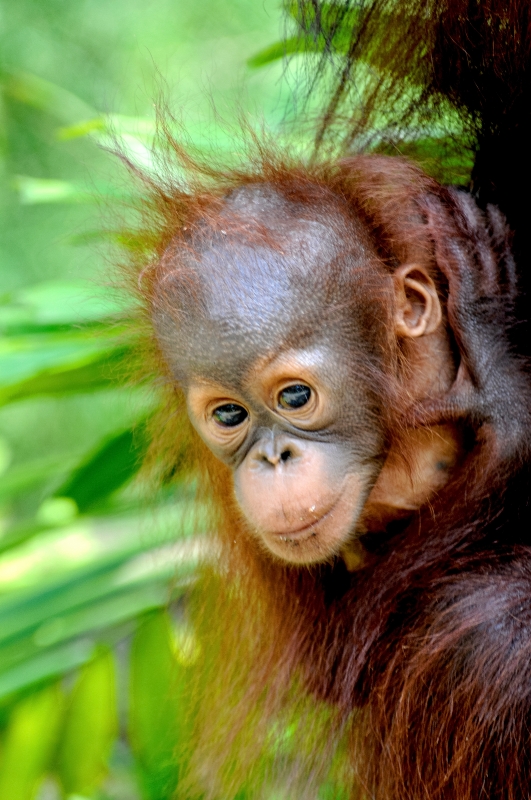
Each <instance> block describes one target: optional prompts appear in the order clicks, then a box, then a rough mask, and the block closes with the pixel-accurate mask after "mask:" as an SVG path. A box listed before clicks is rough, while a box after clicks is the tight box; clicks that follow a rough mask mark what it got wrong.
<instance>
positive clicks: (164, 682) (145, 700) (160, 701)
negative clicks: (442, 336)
mask: <svg viewBox="0 0 531 800" xmlns="http://www.w3.org/2000/svg"><path fill="white" fill-rule="evenodd" d="M191 669H192V667H190V666H183V664H182V663H180V662H179V660H178V659H177V658H176V655H175V645H174V641H173V634H172V626H171V622H170V619H169V617H168V615H167V613H166V612H164V611H159V612H156V613H154V614H152V615H150V616H148V617H147V618H146V619H145V620H144V621H143V622H141V624H140V625H139V628H138V630H137V632H136V634H135V637H134V639H133V644H132V650H131V676H130V685H129V703H130V712H129V735H130V740H131V746H132V748H133V753H134V754H135V757H136V758H137V760H138V763H139V765H140V769H141V778H142V784H143V786H144V790H145V793H146V795H147V797H148V798H149V799H150V800H167V799H168V798H169V797H171V796H172V794H173V791H174V790H175V788H176V786H177V783H178V780H179V765H178V764H177V763H176V756H177V755H178V754H180V755H181V756H182V751H183V749H184V748H185V746H186V743H187V741H188V736H189V732H188V729H187V723H186V721H185V709H186V705H187V699H189V687H188V683H187V681H188V680H189V677H190V674H191ZM179 751H180V753H179Z"/></svg>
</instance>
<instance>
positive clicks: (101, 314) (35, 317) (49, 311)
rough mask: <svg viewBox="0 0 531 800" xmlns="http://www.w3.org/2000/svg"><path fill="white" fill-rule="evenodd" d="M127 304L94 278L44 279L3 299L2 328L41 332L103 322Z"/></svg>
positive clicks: (0, 324)
mask: <svg viewBox="0 0 531 800" xmlns="http://www.w3.org/2000/svg"><path fill="white" fill-rule="evenodd" d="M124 307H125V302H124V300H123V299H121V301H119V300H118V296H117V293H113V291H112V289H111V288H109V287H106V286H103V287H102V286H99V285H98V284H96V283H95V282H90V281H43V282H42V283H36V284H33V286H29V287H27V288H25V289H21V290H20V291H18V292H14V293H12V294H9V295H7V296H6V297H5V299H4V300H3V302H2V301H0V330H3V331H4V332H5V333H12V332H17V330H18V331H19V332H20V330H21V329H30V331H31V329H37V330H39V331H41V330H42V329H46V328H49V327H53V326H60V325H61V326H65V325H81V324H87V323H94V322H101V321H105V320H107V319H108V318H109V317H113V316H116V314H117V313H118V312H120V311H122V310H123V309H124Z"/></svg>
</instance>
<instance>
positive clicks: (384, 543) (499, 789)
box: [142, 156, 531, 800]
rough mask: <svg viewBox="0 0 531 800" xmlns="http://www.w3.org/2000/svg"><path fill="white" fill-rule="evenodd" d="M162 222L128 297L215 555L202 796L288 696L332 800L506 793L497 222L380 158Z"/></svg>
mask: <svg viewBox="0 0 531 800" xmlns="http://www.w3.org/2000/svg"><path fill="white" fill-rule="evenodd" d="M163 210H164V213H165V214H166V219H167V223H166V227H165V229H164V230H163V232H162V235H161V239H160V247H159V257H158V258H157V260H156V261H155V262H154V263H153V265H152V266H151V267H150V268H149V269H148V270H146V271H145V272H144V273H143V277H142V286H143V289H144V293H145V297H146V298H147V300H148V306H149V314H150V318H151V319H152V321H153V325H154V330H155V336H156V341H157V346H158V348H159V350H160V355H161V359H162V363H163V365H164V370H165V372H166V374H167V376H168V378H169V382H170V383H171V384H172V385H173V386H174V387H175V391H176V392H177V395H178V396H180V393H181V392H182V395H183V396H184V398H185V400H186V408H187V412H188V415H189V418H190V421H191V423H192V426H193V428H194V429H195V431H196V432H197V434H199V437H200V439H196V440H194V441H193V445H192V448H193V449H194V452H195V455H196V461H197V463H198V470H199V471H200V472H202V474H203V478H204V480H203V487H204V488H203V491H204V492H207V493H208V495H209V496H210V498H211V499H212V501H213V504H214V507H215V508H216V509H217V512H218V519H217V529H218V531H219V533H218V538H219V540H220V542H221V557H220V569H219V572H217V571H216V574H215V576H214V578H213V579H212V581H213V583H214V584H216V585H217V586H218V589H217V591H218V598H219V599H218V601H217V603H216V606H215V611H214V612H213V609H212V606H209V608H208V609H207V610H206V611H205V613H204V618H208V619H207V622H208V623H209V624H210V627H211V628H215V632H213V633H212V637H213V638H214V639H215V638H216V636H219V641H220V642H222V645H221V647H218V650H216V652H217V653H218V655H217V656H216V660H215V664H214V667H213V668H212V667H211V668H210V669H211V673H210V674H211V681H210V684H209V686H208V688H207V689H206V699H205V701H204V704H205V705H204V708H203V721H202V723H201V722H200V724H199V728H200V730H199V733H198V734H197V738H198V742H197V746H198V752H199V753H200V754H201V759H203V760H201V759H200V763H199V767H198V768H197V770H196V772H197V775H198V776H199V777H196V782H197V783H198V784H199V786H200V789H199V790H198V791H201V792H204V793H206V796H208V797H214V796H216V793H217V796H224V797H232V796H234V795H235V793H236V790H237V788H238V785H239V784H238V781H239V780H240V777H239V775H238V772H237V770H236V771H234V767H233V766H232V767H231V766H230V765H229V767H228V768H227V769H228V771H224V766H223V762H224V760H225V761H227V762H229V761H230V758H231V757H232V756H230V755H229V752H230V751H231V746H232V749H233V750H236V751H238V752H239V755H240V757H241V759H242V760H243V761H244V762H245V761H246V758H247V755H248V753H247V751H246V750H245V746H244V744H242V740H241V739H238V731H239V730H241V728H242V727H243V728H246V726H247V730H252V725H251V722H252V720H253V712H254V710H255V707H257V708H259V709H260V712H259V716H260V719H256V718H254V722H253V723H252V724H254V727H255V729H256V732H257V734H256V736H257V739H256V741H257V744H256V748H258V746H259V744H258V742H259V739H260V736H267V725H268V724H270V722H269V721H270V720H274V719H276V718H278V717H279V715H281V714H282V709H283V708H284V707H285V706H288V707H290V706H293V704H294V703H295V704H297V703H299V701H300V702H303V701H302V699H301V698H303V697H308V696H310V697H312V698H321V699H323V700H325V701H326V702H327V704H328V707H329V708H330V709H332V716H333V720H332V722H331V723H330V727H329V728H328V729H327V730H329V731H331V734H330V736H331V739H332V740H333V739H334V737H335V738H336V739H339V737H340V736H342V735H345V732H346V734H347V736H348V737H349V747H350V750H351V753H352V763H353V778H352V781H353V783H355V785H356V787H357V788H356V790H353V796H354V795H355V793H356V791H361V793H362V794H361V795H360V796H364V797H375V798H381V799H382V800H395V799H396V800H398V798H401V799H402V798H407V799H408V800H417V799H418V800H420V798H430V800H433V798H459V799H460V800H472V799H473V798H474V800H476V798H482V797H484V798H489V800H491V799H492V798H504V800H505V798H507V799H509V798H510V800H513V798H524V797H528V796H529V795H530V793H531V772H530V761H529V755H528V754H529V745H530V742H529V723H530V719H529V712H530V703H531V572H530V570H529V564H530V560H529V548H528V544H527V542H528V537H529V534H528V529H527V521H526V518H525V516H523V512H525V510H526V498H527V495H528V463H529V436H530V433H529V431H531V424H530V423H531V418H530V417H531V407H530V403H531V401H530V397H531V395H530V389H529V385H528V381H527V378H526V377H525V376H524V374H523V372H522V370H521V367H520V364H519V361H518V360H517V358H515V357H514V356H513V355H512V354H511V352H510V348H509V346H508V343H507V329H508V324H509V315H510V312H511V308H512V304H513V301H514V296H515V280H514V268H513V262H512V258H511V255H510V252H509V249H508V246H507V241H506V238H507V236H506V229H505V224H504V221H503V218H502V217H501V215H500V214H499V213H498V212H497V211H496V209H494V208H489V209H488V211H487V213H486V214H484V213H482V212H480V211H479V210H478V209H477V207H476V206H475V204H474V202H473V201H472V199H471V198H470V197H469V196H468V195H466V194H464V193H459V192H457V191H454V190H447V189H444V188H442V187H440V186H439V185H438V184H437V183H435V182H434V181H432V180H431V179H429V178H427V177H426V176H425V175H424V174H423V173H422V172H421V171H420V170H418V169H417V168H416V167H414V166H412V165H411V164H409V163H408V162H406V161H402V160H400V159H393V158H385V157H382V156H360V157H356V158H352V159H346V160H344V161H342V162H339V163H337V164H324V165H321V166H316V167H313V168H303V167H301V166H285V165H275V164H273V163H269V164H267V165H265V166H264V167H263V168H262V170H259V171H256V172H255V173H249V174H248V175H242V174H241V173H239V174H237V175H235V176H234V177H233V178H230V176H227V175H225V177H224V181H223V183H222V185H220V187H219V190H218V191H217V192H216V191H211V192H210V194H207V193H203V194H201V193H198V194H197V195H195V196H192V195H186V194H183V193H181V194H179V193H178V192H175V194H174V195H173V196H170V195H167V194H166V195H165V196H164V204H163ZM201 440H202V441H201ZM213 613H214V614H215V618H213V616H212V614H213ZM207 627H208V626H207ZM294 687H295V688H294ZM314 702H315V701H314ZM353 710H356V713H355V714H354V715H353V713H352V712H353ZM255 716H256V715H255ZM200 720H201V713H200ZM314 724H317V723H314ZM327 724H328V723H327ZM328 744H329V747H328V752H332V750H333V747H332V745H330V742H329V743H328ZM317 746H318V747H320V748H321V749H325V750H326V749H327V748H326V747H325V746H324V743H322V744H318V745H317ZM247 747H248V749H250V750H252V745H250V746H249V745H247ZM311 749H312V748H310V750H311ZM315 749H316V748H315V747H314V748H313V750H314V751H315ZM303 750H304V748H301V753H299V756H300V759H301V760H302V762H303V766H302V768H301V769H302V771H303V772H304V769H305V767H304V764H305V763H307V772H306V776H305V777H306V787H305V789H304V790H303V794H302V795H301V796H304V797H308V798H310V797H313V796H314V795H313V794H312V786H313V784H312V774H313V773H312V772H311V769H313V768H314V766H315V764H314V761H315V760H316V759H315V758H314V757H315V752H313V753H311V752H310V753H309V754H306V755H305V754H304V752H303ZM205 753H206V754H207V755H205ZM207 758H208V761H206V759H207ZM305 759H306V762H305ZM312 759H313V761H312ZM317 760H318V759H317ZM205 763H207V764H208V766H205ZM246 763H247V762H246ZM247 766H248V767H249V769H250V768H251V766H250V765H249V764H247ZM231 769H232V772H231ZM354 776H355V778H354ZM240 782H241V781H240ZM360 787H361V788H360ZM254 792H255V794H254V795H253V796H257V797H259V796H261V793H260V791H259V790H258V789H256V786H255V789H254ZM363 793H365V794H363ZM297 796H298V795H297ZM356 796H358V795H356Z"/></svg>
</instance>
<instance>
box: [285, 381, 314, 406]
mask: <svg viewBox="0 0 531 800" xmlns="http://www.w3.org/2000/svg"><path fill="white" fill-rule="evenodd" d="M311 396H312V390H311V389H310V387H309V386H305V385H304V384H303V383H294V384H293V386H286V388H285V389H283V390H282V391H281V392H280V394H279V396H278V404H279V405H280V406H282V408H301V407H302V406H305V405H306V403H307V402H308V400H309V399H310V397H311Z"/></svg>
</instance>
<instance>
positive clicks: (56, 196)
mask: <svg viewBox="0 0 531 800" xmlns="http://www.w3.org/2000/svg"><path fill="white" fill-rule="evenodd" d="M13 188H14V189H16V190H17V192H18V196H19V200H20V202H21V203H22V205H26V206H29V205H35V204H37V203H93V202H94V201H95V200H96V199H97V195H96V194H94V193H90V192H87V190H86V189H83V188H82V187H81V186H78V185H76V184H74V183H71V182H70V181H59V180H53V179H51V178H31V177H30V176H29V175H17V176H16V177H15V178H14V179H13Z"/></svg>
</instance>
